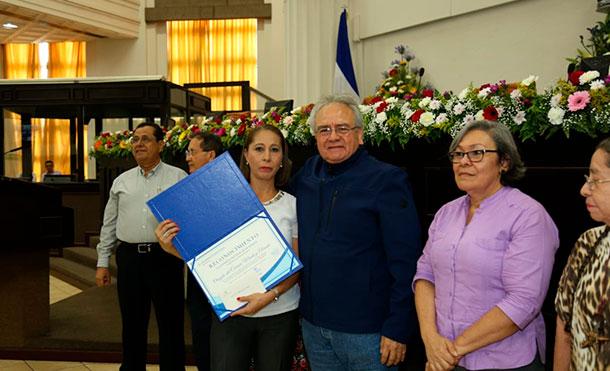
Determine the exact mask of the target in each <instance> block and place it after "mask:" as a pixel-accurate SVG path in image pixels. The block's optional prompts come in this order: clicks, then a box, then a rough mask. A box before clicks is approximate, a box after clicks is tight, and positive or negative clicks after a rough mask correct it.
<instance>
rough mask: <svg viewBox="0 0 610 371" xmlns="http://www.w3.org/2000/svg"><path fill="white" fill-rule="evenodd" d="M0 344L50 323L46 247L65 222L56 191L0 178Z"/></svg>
mask: <svg viewBox="0 0 610 371" xmlns="http://www.w3.org/2000/svg"><path fill="white" fill-rule="evenodd" d="M0 205H2V213H0V282H1V284H0V298H2V299H1V300H0V347H9V348H11V347H21V346H24V345H25V344H26V343H27V340H28V339H29V338H31V337H35V336H40V335H43V334H44V333H45V332H46V331H47V330H48V327H49V248H53V247H61V246H62V236H63V234H64V231H65V230H67V228H66V227H67V226H64V222H63V218H62V205H61V192H60V191H58V190H56V189H53V188H51V187H48V186H45V185H41V184H36V183H29V182H25V181H21V180H19V179H12V178H6V177H0Z"/></svg>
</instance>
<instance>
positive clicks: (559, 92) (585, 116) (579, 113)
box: [538, 70, 610, 137]
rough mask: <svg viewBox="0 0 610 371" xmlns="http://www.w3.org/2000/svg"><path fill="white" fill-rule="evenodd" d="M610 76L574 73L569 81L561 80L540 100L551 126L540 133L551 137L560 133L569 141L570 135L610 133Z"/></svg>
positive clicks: (590, 72) (578, 71)
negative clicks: (578, 133) (609, 86)
mask: <svg viewBox="0 0 610 371" xmlns="http://www.w3.org/2000/svg"><path fill="white" fill-rule="evenodd" d="M609 83H610V76H606V77H605V78H604V79H602V78H601V76H600V74H599V72H597V71H587V72H583V71H580V70H576V71H573V72H571V73H570V75H569V78H568V80H567V81H566V80H559V81H558V82H557V84H556V85H555V86H554V87H552V88H550V89H548V90H547V91H546V92H545V93H544V94H543V95H542V97H541V99H540V104H539V106H540V109H541V110H542V111H543V112H546V119H547V122H548V124H549V125H546V126H545V127H543V129H542V130H541V131H540V132H539V133H538V134H539V135H546V136H547V137H548V136H550V135H552V134H554V133H555V132H557V131H558V130H561V131H563V133H564V134H565V135H566V137H569V135H570V131H576V132H581V133H584V134H587V135H589V136H596V135H597V134H598V133H600V132H601V133H607V132H608V131H609V130H610V106H609V103H610V90H609V89H608V87H607V85H608V84H609Z"/></svg>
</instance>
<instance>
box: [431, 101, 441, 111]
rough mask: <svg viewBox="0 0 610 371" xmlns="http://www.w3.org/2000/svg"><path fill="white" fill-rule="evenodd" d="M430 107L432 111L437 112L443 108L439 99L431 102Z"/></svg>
mask: <svg viewBox="0 0 610 371" xmlns="http://www.w3.org/2000/svg"><path fill="white" fill-rule="evenodd" d="M428 107H430V109H433V110H437V109H439V108H441V102H440V101H439V100H437V99H434V100H432V101H431V102H430V104H429V105H428Z"/></svg>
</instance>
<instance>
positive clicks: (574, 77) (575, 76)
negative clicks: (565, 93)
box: [569, 70, 585, 86]
mask: <svg viewBox="0 0 610 371" xmlns="http://www.w3.org/2000/svg"><path fill="white" fill-rule="evenodd" d="M583 73H585V72H584V71H581V70H576V71H572V73H570V77H569V80H570V82H571V83H572V85H574V86H578V85H580V80H579V78H580V75H582V74H583Z"/></svg>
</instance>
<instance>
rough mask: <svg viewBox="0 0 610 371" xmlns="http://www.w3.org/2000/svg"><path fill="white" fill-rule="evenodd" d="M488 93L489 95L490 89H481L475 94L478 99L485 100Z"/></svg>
mask: <svg viewBox="0 0 610 371" xmlns="http://www.w3.org/2000/svg"><path fill="white" fill-rule="evenodd" d="M489 93H491V89H490V88H485V89H481V90H480V91H479V94H477V96H478V97H479V98H485V97H487V96H488V95H489Z"/></svg>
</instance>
